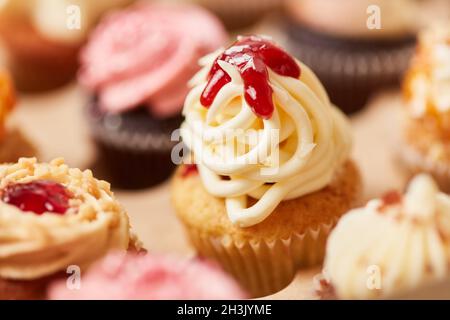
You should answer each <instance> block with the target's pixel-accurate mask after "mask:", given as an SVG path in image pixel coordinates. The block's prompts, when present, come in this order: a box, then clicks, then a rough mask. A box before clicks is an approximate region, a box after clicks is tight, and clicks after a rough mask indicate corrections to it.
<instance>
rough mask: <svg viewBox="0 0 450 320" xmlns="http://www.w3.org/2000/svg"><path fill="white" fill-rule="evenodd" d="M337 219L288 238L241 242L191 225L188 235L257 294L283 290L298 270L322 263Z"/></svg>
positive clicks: (199, 251)
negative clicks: (208, 233)
mask: <svg viewBox="0 0 450 320" xmlns="http://www.w3.org/2000/svg"><path fill="white" fill-rule="evenodd" d="M336 222H337V220H334V221H333V222H331V223H328V224H322V225H321V226H319V227H318V228H317V229H312V228H311V229H309V230H308V231H306V232H305V233H302V234H300V233H295V234H292V235H291V236H290V237H289V238H287V239H281V238H280V239H273V240H258V241H252V240H250V241H243V242H237V241H235V240H233V239H232V238H231V237H229V236H226V235H225V236H223V237H210V236H208V235H205V234H202V233H200V232H197V231H196V230H193V228H190V229H188V230H187V232H188V235H189V237H190V239H191V241H192V243H193V245H194V246H195V247H196V249H197V251H198V253H199V254H200V256H203V257H207V258H211V259H214V260H216V261H218V262H219V263H220V264H221V265H222V267H223V268H224V270H225V271H227V272H229V273H230V274H231V275H233V277H234V278H236V279H237V281H239V283H240V284H241V285H242V286H243V287H244V288H245V289H247V291H248V292H249V293H250V294H251V295H252V296H253V297H262V296H266V295H269V294H272V293H275V292H277V291H280V290H281V289H283V288H284V287H286V286H287V285H289V284H290V283H291V281H292V280H293V279H294V277H295V274H296V272H297V270H299V269H300V268H305V267H310V266H314V265H317V264H320V263H321V262H322V260H323V258H324V255H325V245H326V240H327V238H328V235H329V233H330V231H331V229H332V227H333V226H334V225H335V224H336Z"/></svg>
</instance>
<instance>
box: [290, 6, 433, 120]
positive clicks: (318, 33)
mask: <svg viewBox="0 0 450 320" xmlns="http://www.w3.org/2000/svg"><path fill="white" fill-rule="evenodd" d="M419 4H420V2H419V1H417V0H399V1H388V0H375V1H374V0H362V1H361V0H344V1H332V0H314V1H312V0H288V1H286V13H287V15H288V22H287V23H286V31H287V37H288V43H289V47H290V48H291V50H292V51H293V53H294V54H295V55H296V57H298V58H299V59H300V60H302V61H304V62H305V63H306V64H307V65H309V66H310V67H311V68H312V70H313V71H314V72H315V73H316V74H317V76H318V77H319V79H320V80H321V81H322V82H323V84H324V86H325V88H326V89H327V91H328V93H329V94H330V99H331V101H332V102H333V103H335V104H336V105H337V106H339V107H340V108H341V109H342V110H343V111H344V112H346V113H352V112H355V111H358V110H360V109H361V108H362V107H363V106H364V105H366V103H367V101H368V99H369V98H370V96H371V95H372V94H373V93H375V92H376V91H378V90H379V89H382V88H386V87H389V86H393V85H398V84H399V81H400V79H401V77H402V75H403V74H404V72H405V70H406V69H407V66H408V61H409V58H410V56H411V55H412V53H413V48H414V44H415V34H416V31H417V28H418V27H419V26H420V25H421V22H420V20H419V12H421V10H422V6H424V4H421V5H420V6H419ZM377 14H379V22H380V25H379V26H378V25H377V21H378V20H377ZM378 27H379V28H378Z"/></svg>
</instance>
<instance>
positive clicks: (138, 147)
mask: <svg viewBox="0 0 450 320" xmlns="http://www.w3.org/2000/svg"><path fill="white" fill-rule="evenodd" d="M226 38H227V37H226V33H225V31H224V29H223V26H222V25H221V24H220V22H219V21H218V20H217V18H215V17H214V16H212V15H211V14H210V13H208V12H207V11H205V10H204V9H201V8H199V7H196V6H192V5H163V4H145V3H141V4H138V5H136V6H133V7H130V8H129V9H127V10H124V11H118V12H115V13H113V14H111V15H110V16H108V17H106V19H104V20H103V21H102V22H101V23H100V25H99V27H98V28H97V29H96V30H95V31H94V33H93V34H92V36H91V38H90V40H89V42H88V44H87V45H86V47H85V48H84V49H83V50H82V53H81V70H80V73H79V81H80V82H81V84H82V85H83V86H84V87H85V88H87V89H88V91H89V92H90V94H91V96H92V97H91V99H90V102H89V107H88V112H87V115H88V120H89V124H90V127H91V131H92V136H93V138H94V141H95V142H96V144H97V145H98V150H99V158H98V160H99V165H100V169H101V170H103V171H104V174H105V175H106V176H107V177H108V179H110V180H111V181H112V183H113V184H114V186H115V187H119V188H125V189H140V188H145V187H150V186H152V185H155V184H157V183H159V182H161V181H163V180H164V179H166V178H167V177H168V176H169V175H170V174H171V172H172V170H173V169H174V164H173V162H172V161H171V149H172V147H173V146H174V145H175V144H176V143H177V142H176V141H171V134H172V132H173V131H174V130H175V129H177V128H178V127H179V125H180V123H181V109H182V106H183V101H184V98H185V95H186V93H187V91H188V88H187V82H188V81H189V79H190V78H191V77H192V76H193V75H194V74H195V72H196V71H197V70H198V66H197V60H198V59H199V58H200V57H201V56H202V55H204V54H205V53H206V52H209V51H211V50H216V49H217V48H218V47H220V46H221V45H222V44H224V42H225V41H226Z"/></svg>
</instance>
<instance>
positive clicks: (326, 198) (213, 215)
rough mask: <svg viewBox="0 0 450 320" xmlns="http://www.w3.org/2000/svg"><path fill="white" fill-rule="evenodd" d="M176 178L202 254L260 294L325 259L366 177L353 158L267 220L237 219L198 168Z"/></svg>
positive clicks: (179, 201)
mask: <svg viewBox="0 0 450 320" xmlns="http://www.w3.org/2000/svg"><path fill="white" fill-rule="evenodd" d="M182 169H183V168H179V169H178V170H177V172H176V174H175V177H174V179H173V181H172V200H173V203H174V205H175V209H176V212H177V215H178V217H179V218H180V219H181V221H182V222H183V224H184V226H185V228H186V231H187V234H188V236H189V238H190V240H191V242H192V244H193V245H194V247H195V248H196V249H197V251H198V253H199V254H200V255H201V256H205V257H209V258H212V259H215V260H217V261H218V262H219V263H220V264H221V265H222V267H224V269H225V270H226V271H228V272H229V273H231V274H232V275H233V276H234V277H235V278H236V279H237V280H238V281H239V282H240V283H241V284H242V285H243V286H244V287H245V288H246V289H247V290H248V291H249V292H250V293H251V294H252V295H253V296H254V297H258V296H264V295H268V294H271V293H274V292H276V291H279V290H281V289H282V288H284V287H285V286H287V285H288V284H289V283H290V282H291V281H292V279H293V278H294V276H295V273H296V271H297V270H298V269H299V268H302V267H307V266H312V265H316V264H319V263H320V262H321V261H322V260H323V257H324V251H325V244H326V239H327V237H328V234H329V232H330V231H331V229H332V227H333V226H334V225H335V224H336V222H337V220H338V219H339V217H340V216H341V215H343V214H344V213H346V212H347V211H348V210H349V209H351V208H352V207H354V206H356V205H358V204H359V201H360V198H361V191H362V182H361V178H360V175H359V172H358V169H357V168H356V166H355V164H354V163H353V162H352V161H351V160H349V161H347V162H346V163H345V164H344V165H343V166H342V168H340V170H338V171H337V173H336V176H335V178H334V179H333V181H332V182H331V183H330V185H328V186H327V187H325V188H323V189H322V190H319V191H317V192H314V193H312V194H309V195H306V196H304V197H300V198H297V199H293V200H289V201H283V202H282V203H281V204H280V205H279V206H278V207H277V208H276V209H275V211H274V212H272V213H271V214H270V216H269V217H268V218H266V219H265V220H264V221H263V222H261V223H259V224H256V225H254V226H251V227H248V228H240V227H237V226H235V225H233V224H232V223H231V222H230V220H229V218H228V216H227V212H226V208H225V204H224V201H223V199H220V198H216V197H214V196H212V195H210V194H208V193H207V192H206V190H205V189H204V187H203V185H202V182H201V180H200V177H199V176H198V175H196V174H190V175H188V176H183V174H182V173H183V171H182Z"/></svg>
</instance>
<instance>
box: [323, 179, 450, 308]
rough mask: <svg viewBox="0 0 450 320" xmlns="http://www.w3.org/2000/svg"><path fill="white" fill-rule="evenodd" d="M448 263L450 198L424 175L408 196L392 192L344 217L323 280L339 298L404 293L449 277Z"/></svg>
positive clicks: (334, 236)
mask: <svg viewBox="0 0 450 320" xmlns="http://www.w3.org/2000/svg"><path fill="white" fill-rule="evenodd" d="M449 265H450V197H449V196H447V195H446V194H444V193H442V192H440V191H439V190H438V187H437V185H436V183H435V182H434V181H433V179H432V178H431V177H430V176H428V175H425V174H422V175H418V176H416V177H415V178H414V179H413V180H412V182H411V183H410V185H409V187H408V190H407V192H406V194H405V195H401V194H400V193H398V192H390V193H387V194H386V195H385V196H383V197H382V198H381V199H376V200H372V201H369V202H368V203H367V205H366V206H365V207H362V208H358V209H354V210H352V211H350V212H349V213H348V214H346V215H345V216H344V217H342V218H341V220H340V221H339V223H338V225H337V226H336V228H335V229H334V230H333V232H332V233H331V235H330V237H329V239H328V243H327V250H326V258H325V263H324V280H323V281H322V283H323V284H327V285H326V286H325V289H326V291H327V292H328V293H329V292H333V295H334V297H335V298H339V299H374V298H378V299H386V298H392V297H402V296H405V295H408V293H409V292H411V291H412V290H417V289H419V288H421V287H422V286H426V285H429V284H433V283H434V282H436V281H443V280H445V279H448V277H449V276H450V273H449V267H448V266H449ZM318 289H319V292H320V287H319V288H318ZM436 294H438V293H437V292H436Z"/></svg>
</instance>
